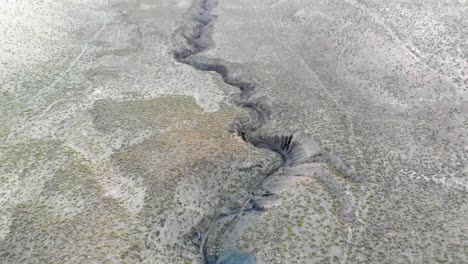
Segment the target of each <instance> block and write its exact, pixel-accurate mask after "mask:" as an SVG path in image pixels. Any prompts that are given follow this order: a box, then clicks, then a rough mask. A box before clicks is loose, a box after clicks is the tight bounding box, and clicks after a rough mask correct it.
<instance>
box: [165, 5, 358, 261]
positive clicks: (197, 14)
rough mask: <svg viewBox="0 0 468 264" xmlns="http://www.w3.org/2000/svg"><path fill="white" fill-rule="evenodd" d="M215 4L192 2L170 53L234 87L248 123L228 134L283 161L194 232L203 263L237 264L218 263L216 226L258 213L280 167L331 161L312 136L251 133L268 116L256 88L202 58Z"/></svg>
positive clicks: (218, 63)
mask: <svg viewBox="0 0 468 264" xmlns="http://www.w3.org/2000/svg"><path fill="white" fill-rule="evenodd" d="M214 5H215V3H214V2H212V1H210V0H194V2H193V3H192V6H191V7H190V9H189V11H188V17H187V20H186V22H185V23H184V24H183V25H182V26H181V27H180V28H179V29H178V30H177V31H176V32H175V35H174V39H175V42H176V45H177V48H176V49H175V50H173V56H174V58H175V59H176V60H177V61H178V62H180V63H184V64H187V65H190V66H192V67H194V68H195V69H198V70H201V71H213V72H216V73H218V74H219V75H220V76H221V78H222V80H223V81H224V82H225V83H226V84H229V85H231V86H233V87H237V88H238V89H239V91H240V92H239V93H237V94H235V95H234V96H233V97H232V102H233V103H234V104H235V105H236V106H238V107H241V108H243V109H246V110H247V111H248V112H249V118H247V119H241V118H236V119H235V120H233V122H232V124H231V126H230V130H231V132H235V133H237V134H238V135H239V136H240V137H241V138H242V139H243V140H244V141H246V142H248V143H251V144H252V145H254V146H255V147H258V148H263V149H268V150H272V151H274V152H276V153H277V154H279V156H280V157H281V162H280V163H278V162H276V163H274V164H271V165H270V166H269V167H268V168H265V169H264V171H262V172H260V177H259V180H258V182H257V183H256V184H255V185H254V186H250V187H249V188H248V190H245V191H246V193H247V195H243V198H242V199H241V200H242V202H241V203H240V204H241V206H239V207H237V208H235V209H233V208H232V206H230V205H229V204H228V203H226V204H225V205H224V206H222V207H221V208H219V209H218V211H217V212H216V213H215V214H214V215H213V216H212V217H210V222H211V223H210V224H209V227H208V228H207V229H205V231H204V232H203V231H201V230H200V229H196V231H195V232H194V237H195V239H194V240H195V242H194V244H195V245H197V246H199V248H200V254H201V257H202V261H203V263H206V264H211V263H219V262H220V261H221V262H223V261H227V262H226V263H234V262H236V263H237V262H239V261H238V260H235V259H231V260H229V259H224V260H223V261H222V260H220V259H219V255H220V252H217V250H216V249H215V250H212V249H210V239H211V236H213V234H214V233H216V232H222V231H220V230H217V229H220V226H222V227H224V228H226V227H227V226H230V225H233V224H234V223H235V222H237V221H238V220H239V218H240V217H242V213H243V212H244V211H246V210H262V208H261V206H259V205H258V204H257V202H256V201H255V199H254V194H259V191H260V190H261V187H262V184H263V183H264V181H265V180H266V179H267V178H268V177H269V176H270V175H272V174H274V173H275V172H276V171H277V170H278V169H279V168H280V167H287V166H293V165H298V164H301V163H304V162H306V161H324V162H329V161H332V159H333V158H332V156H331V155H329V154H328V152H326V151H323V150H321V149H320V147H318V145H317V144H316V143H315V142H314V141H313V140H312V139H311V137H309V136H307V135H305V134H289V133H282V134H277V135H261V136H258V135H254V133H252V132H254V131H257V130H258V129H260V128H261V127H262V126H263V125H264V124H265V123H266V122H267V121H268V120H269V119H270V112H271V111H270V109H269V106H268V104H267V103H266V102H265V101H264V99H262V98H257V97H255V84H254V83H252V82H250V81H248V80H246V79H243V78H242V76H237V75H235V74H233V71H232V65H231V64H230V63H229V62H226V61H224V60H222V59H218V58H208V57H206V56H203V55H202V54H201V53H202V52H203V51H206V50H207V49H209V48H210V47H212V46H213V45H214V41H213V39H212V37H211V35H212V32H213V26H214V21H215V19H216V16H215V15H213V14H211V11H212V9H213V8H214ZM332 163H334V162H332ZM334 167H336V169H338V170H341V169H342V166H341V165H338V166H336V162H335V166H334ZM351 218H352V216H351ZM221 222H223V223H221ZM214 248H216V245H214ZM237 257H238V256H237ZM225 258H226V257H225ZM228 258H229V257H228ZM232 261H234V262H232ZM241 262H242V263H244V262H245V261H241Z"/></svg>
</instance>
